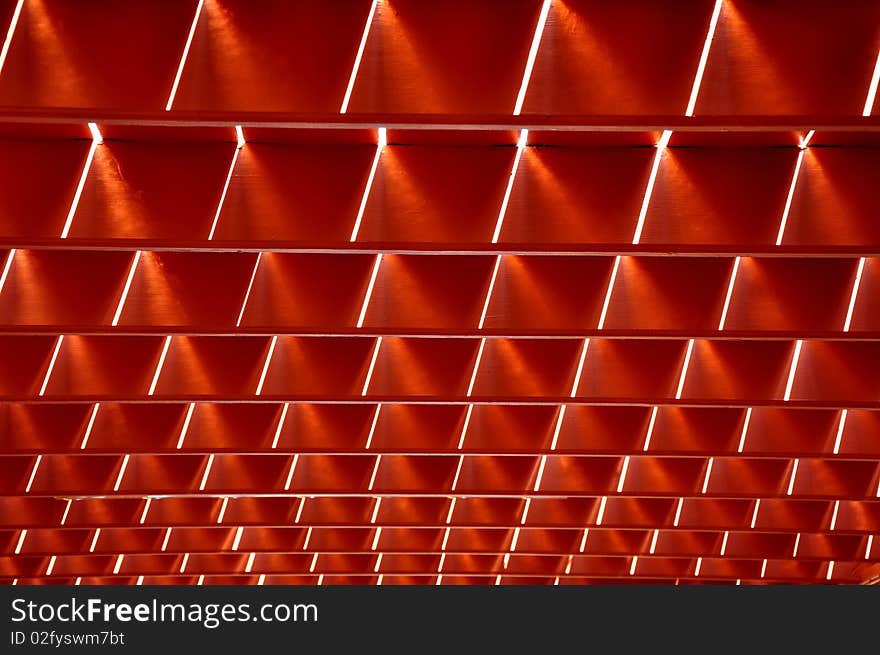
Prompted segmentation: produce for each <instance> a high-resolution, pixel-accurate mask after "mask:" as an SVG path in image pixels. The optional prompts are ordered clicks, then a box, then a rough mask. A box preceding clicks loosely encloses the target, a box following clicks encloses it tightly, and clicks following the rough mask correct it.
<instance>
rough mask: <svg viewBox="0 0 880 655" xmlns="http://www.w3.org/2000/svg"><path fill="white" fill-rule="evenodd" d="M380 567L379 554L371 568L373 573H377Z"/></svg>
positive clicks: (380, 559)
mask: <svg viewBox="0 0 880 655" xmlns="http://www.w3.org/2000/svg"><path fill="white" fill-rule="evenodd" d="M380 566H382V553H379V557H377V558H376V565H375V566H374V567H373V573H378V572H379V567H380Z"/></svg>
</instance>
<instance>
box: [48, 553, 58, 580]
mask: <svg viewBox="0 0 880 655" xmlns="http://www.w3.org/2000/svg"><path fill="white" fill-rule="evenodd" d="M56 559H58V558H57V556H56V555H52V557H50V558H49V566H47V567H46V575H52V570H53V569H54V568H55V560H56Z"/></svg>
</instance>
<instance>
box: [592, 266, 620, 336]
mask: <svg viewBox="0 0 880 655" xmlns="http://www.w3.org/2000/svg"><path fill="white" fill-rule="evenodd" d="M618 268H620V255H617V256H616V257H615V258H614V266H613V267H612V268H611V278H610V279H609V280H608V290H607V291H605V302H603V303H602V313H601V314H600V315H599V324H598V325H597V326H596V327H597V329H599V330H602V329H603V328H604V327H605V317H606V316H607V315H608V305H610V304H611V293H612V292H613V291H614V281H615V280H616V279H617V269H618Z"/></svg>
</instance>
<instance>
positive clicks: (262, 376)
mask: <svg viewBox="0 0 880 655" xmlns="http://www.w3.org/2000/svg"><path fill="white" fill-rule="evenodd" d="M277 343H278V335H274V336H273V337H272V340H271V341H270V342H269V352H268V353H266V361H265V362H263V371H262V372H261V373H260V381H259V382H257V394H256V395H258V396H259V395H260V394H262V393H263V385H264V384H265V383H266V374H267V373H268V372H269V363H270V362H271V361H272V354H273V353H274V352H275V344H277Z"/></svg>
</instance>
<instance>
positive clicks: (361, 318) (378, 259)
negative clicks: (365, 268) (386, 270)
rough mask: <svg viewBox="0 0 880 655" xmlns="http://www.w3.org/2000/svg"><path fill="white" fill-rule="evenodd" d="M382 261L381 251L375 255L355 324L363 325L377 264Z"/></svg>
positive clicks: (371, 293)
mask: <svg viewBox="0 0 880 655" xmlns="http://www.w3.org/2000/svg"><path fill="white" fill-rule="evenodd" d="M381 263H382V253H381V252H380V253H379V254H378V255H376V261H375V263H374V264H373V271H372V272H371V273H370V282H369V284H367V292H366V293H365V294H364V302H363V304H362V305H361V313H360V314H359V315H358V320H357V326H358V327H359V328H361V327H364V318H366V316H367V307H369V306H370V297H371V296H372V295H373V287H374V286H375V285H376V278H377V277H378V275H379V265H380V264H381Z"/></svg>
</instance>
